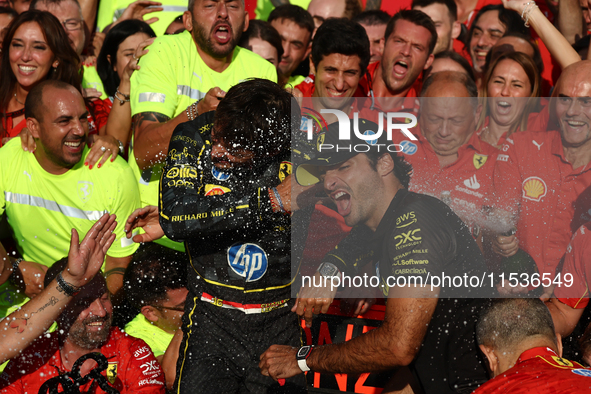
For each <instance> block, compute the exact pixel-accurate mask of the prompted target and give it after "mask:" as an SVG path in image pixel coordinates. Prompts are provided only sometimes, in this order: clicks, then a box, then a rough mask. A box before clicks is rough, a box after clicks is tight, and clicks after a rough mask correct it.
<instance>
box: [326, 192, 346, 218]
mask: <svg viewBox="0 0 591 394" xmlns="http://www.w3.org/2000/svg"><path fill="white" fill-rule="evenodd" d="M331 197H332V199H333V200H334V202H335V204H336V205H337V211H338V213H339V215H341V216H347V215H348V214H349V213H351V195H350V194H349V193H346V192H344V191H342V190H339V191H337V192H335V193H333V194H332V196H331Z"/></svg>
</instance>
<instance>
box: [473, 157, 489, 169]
mask: <svg viewBox="0 0 591 394" xmlns="http://www.w3.org/2000/svg"><path fill="white" fill-rule="evenodd" d="M487 159H488V156H487V155H479V154H478V153H474V157H473V158H472V162H473V163H474V168H476V169H477V170H479V169H480V167H482V166H483V165H484V163H486V160H487Z"/></svg>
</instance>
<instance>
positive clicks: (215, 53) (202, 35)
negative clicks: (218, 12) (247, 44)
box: [191, 19, 244, 59]
mask: <svg viewBox="0 0 591 394" xmlns="http://www.w3.org/2000/svg"><path fill="white" fill-rule="evenodd" d="M216 27H217V24H214V25H213V26H212V28H211V30H210V31H209V32H207V31H206V30H205V27H203V26H202V25H200V24H199V23H198V22H197V21H196V20H195V19H193V31H192V32H191V34H192V36H193V39H194V40H195V42H196V43H197V45H198V46H199V48H201V49H202V50H203V51H205V53H207V54H208V55H210V56H212V57H213V58H216V59H221V58H224V57H226V56H228V55H230V54H231V53H232V51H234V48H235V47H236V45H238V41H239V40H240V36H241V35H242V31H243V30H244V21H242V23H240V25H238V26H237V28H236V29H234V26H232V37H231V38H230V41H228V42H227V43H226V44H223V45H222V44H217V45H216V43H215V42H214V40H213V39H212V36H213V33H214V31H215V29H216Z"/></svg>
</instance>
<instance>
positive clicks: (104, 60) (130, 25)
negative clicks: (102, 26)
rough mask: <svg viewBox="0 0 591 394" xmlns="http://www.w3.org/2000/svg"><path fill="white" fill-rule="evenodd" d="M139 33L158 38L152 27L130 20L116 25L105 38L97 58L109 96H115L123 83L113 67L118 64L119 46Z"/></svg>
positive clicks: (100, 73) (98, 68) (99, 73)
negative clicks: (120, 83)
mask: <svg viewBox="0 0 591 394" xmlns="http://www.w3.org/2000/svg"><path fill="white" fill-rule="evenodd" d="M137 33H145V34H146V35H148V36H149V37H156V33H154V30H152V28H151V27H150V25H148V24H147V23H146V22H144V21H140V20H138V19H129V20H125V21H123V22H121V23H118V24H116V25H115V26H114V27H113V28H112V29H110V30H109V32H108V33H107V36H106V37H105V41H104V43H103V47H102V48H101V52H100V53H99V55H98V58H97V63H96V70H97V72H98V75H99V77H100V78H101V81H103V86H104V87H105V93H107V95H108V96H113V95H115V92H116V91H117V87H118V86H119V82H121V81H120V79H119V75H118V74H117V73H116V72H115V70H113V66H115V65H116V64H117V51H118V50H119V45H121V43H122V42H123V41H125V40H126V39H127V38H128V37H131V36H133V35H134V34H137ZM108 57H110V58H111V62H109V59H108Z"/></svg>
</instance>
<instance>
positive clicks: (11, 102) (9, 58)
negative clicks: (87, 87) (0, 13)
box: [0, 11, 81, 140]
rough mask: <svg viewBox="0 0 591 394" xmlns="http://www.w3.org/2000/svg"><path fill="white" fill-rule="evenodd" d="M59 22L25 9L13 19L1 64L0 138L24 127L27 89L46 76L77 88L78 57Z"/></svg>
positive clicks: (47, 14) (10, 135)
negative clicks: (0, 124) (0, 118)
mask: <svg viewBox="0 0 591 394" xmlns="http://www.w3.org/2000/svg"><path fill="white" fill-rule="evenodd" d="M68 43H69V41H68V37H67V35H66V33H65V31H64V29H63V28H62V26H61V24H60V23H59V21H58V20H57V19H56V18H55V17H54V16H53V15H51V14H50V13H48V12H43V11H27V12H24V13H22V14H21V15H19V16H18V17H17V18H15V19H14V21H13V23H12V24H11V25H10V27H9V28H8V30H7V31H6V34H5V36H4V41H3V43H2V47H3V48H6V52H7V55H6V56H3V57H2V63H1V65H0V115H1V116H2V129H1V130H0V134H1V136H2V139H3V140H4V139H7V138H12V137H15V136H16V135H18V134H19V133H20V131H21V130H22V129H23V127H24V126H25V120H24V119H25V117H24V102H25V99H26V98H27V95H28V93H29V91H30V90H31V89H32V88H33V87H35V86H36V85H37V84H39V83H40V82H42V81H44V80H46V79H57V80H61V81H64V82H67V83H68V84H70V85H73V86H74V87H76V88H77V89H80V81H81V76H80V74H79V72H78V63H79V59H78V56H77V55H76V52H74V50H73V49H72V48H71V47H70V45H69V44H68Z"/></svg>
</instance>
